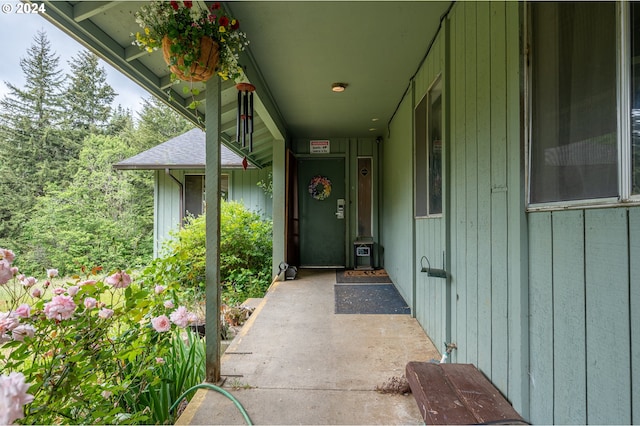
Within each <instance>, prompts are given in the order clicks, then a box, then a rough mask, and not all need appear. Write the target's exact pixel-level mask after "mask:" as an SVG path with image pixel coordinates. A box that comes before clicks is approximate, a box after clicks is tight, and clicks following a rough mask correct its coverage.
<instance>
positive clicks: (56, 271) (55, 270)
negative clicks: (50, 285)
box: [47, 269, 58, 278]
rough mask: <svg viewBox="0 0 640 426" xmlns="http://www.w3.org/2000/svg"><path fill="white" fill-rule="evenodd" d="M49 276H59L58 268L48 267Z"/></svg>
mask: <svg viewBox="0 0 640 426" xmlns="http://www.w3.org/2000/svg"><path fill="white" fill-rule="evenodd" d="M47 276H48V277H49V278H55V277H57V276H58V270H57V269H47Z"/></svg>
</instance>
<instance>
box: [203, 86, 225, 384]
mask: <svg viewBox="0 0 640 426" xmlns="http://www.w3.org/2000/svg"><path fill="white" fill-rule="evenodd" d="M205 108H206V115H205V117H206V118H205V141H206V157H205V158H206V165H205V179H206V182H207V201H206V210H205V215H206V216H205V222H206V257H205V258H206V268H205V284H206V290H205V297H206V309H205V312H206V319H205V330H207V339H206V372H205V374H206V377H205V380H206V381H207V382H209V383H218V382H219V381H220V330H221V324H220V174H221V173H220V171H221V164H220V143H221V138H220V121H221V119H220V108H221V84H220V78H219V77H218V76H214V77H213V78H212V79H210V80H209V81H208V82H207V98H206V103H205ZM209 182H211V184H209Z"/></svg>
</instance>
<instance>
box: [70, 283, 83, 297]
mask: <svg viewBox="0 0 640 426" xmlns="http://www.w3.org/2000/svg"><path fill="white" fill-rule="evenodd" d="M78 290H80V287H78V286H77V285H72V286H71V287H69V288H68V289H67V293H69V296H75V295H76V294H78Z"/></svg>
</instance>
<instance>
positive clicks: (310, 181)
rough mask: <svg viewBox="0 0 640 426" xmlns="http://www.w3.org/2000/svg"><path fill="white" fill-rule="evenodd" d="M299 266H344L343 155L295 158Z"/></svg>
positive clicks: (345, 212)
mask: <svg viewBox="0 0 640 426" xmlns="http://www.w3.org/2000/svg"><path fill="white" fill-rule="evenodd" d="M298 188H299V189H298V191H299V195H298V207H299V209H300V210H299V214H300V216H299V217H300V266H302V267H344V266H345V264H346V262H345V223H346V220H347V219H346V218H347V210H346V209H347V206H346V203H345V182H344V158H322V159H316V158H314V159H311V158H301V159H299V160H298Z"/></svg>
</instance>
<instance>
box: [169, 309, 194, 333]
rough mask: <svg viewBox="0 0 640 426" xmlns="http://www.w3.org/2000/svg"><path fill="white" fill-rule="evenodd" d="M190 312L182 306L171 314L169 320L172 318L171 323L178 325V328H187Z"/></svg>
mask: <svg viewBox="0 0 640 426" xmlns="http://www.w3.org/2000/svg"><path fill="white" fill-rule="evenodd" d="M189 316H190V314H189V311H187V308H185V307H184V306H180V307H179V308H178V309H176V310H175V311H173V312H171V315H169V318H171V322H172V323H174V324H175V325H177V326H178V327H182V328H184V327H186V326H187V325H189Z"/></svg>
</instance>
